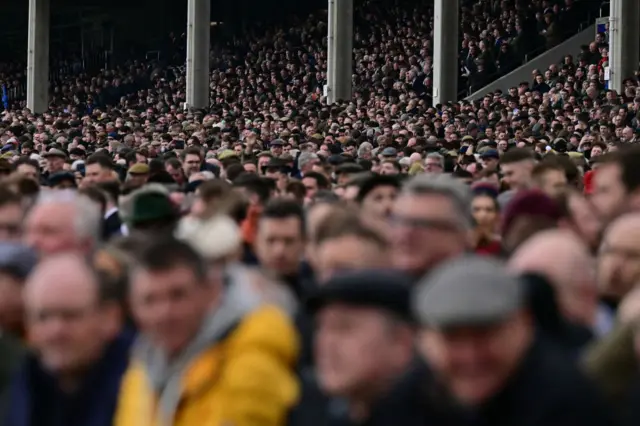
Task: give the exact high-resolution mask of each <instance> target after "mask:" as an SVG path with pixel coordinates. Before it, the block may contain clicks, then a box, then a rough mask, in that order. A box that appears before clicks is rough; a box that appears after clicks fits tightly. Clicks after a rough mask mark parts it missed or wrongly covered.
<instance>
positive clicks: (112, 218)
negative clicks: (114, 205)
mask: <svg viewBox="0 0 640 426" xmlns="http://www.w3.org/2000/svg"><path fill="white" fill-rule="evenodd" d="M121 228H122V220H121V219H120V213H119V212H118V211H117V210H116V211H115V212H113V213H111V214H110V215H109V216H108V217H107V218H106V219H104V220H103V221H102V238H103V239H104V240H105V241H108V240H109V239H111V238H113V237H115V236H118V235H120V234H121Z"/></svg>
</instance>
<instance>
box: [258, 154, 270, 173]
mask: <svg viewBox="0 0 640 426" xmlns="http://www.w3.org/2000/svg"><path fill="white" fill-rule="evenodd" d="M267 164H269V157H267V156H262V157H260V158H258V171H259V173H260V174H264V173H263V170H264V168H265V167H266V165H267Z"/></svg>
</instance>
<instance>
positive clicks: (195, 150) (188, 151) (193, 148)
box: [182, 146, 202, 161]
mask: <svg viewBox="0 0 640 426" xmlns="http://www.w3.org/2000/svg"><path fill="white" fill-rule="evenodd" d="M187 155H197V156H198V158H199V159H200V161H202V151H200V148H198V147H196V146H190V147H189V148H187V149H185V150H184V152H183V153H182V160H184V159H185V158H187Z"/></svg>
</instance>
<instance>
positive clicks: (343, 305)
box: [291, 270, 440, 426]
mask: <svg viewBox="0 0 640 426" xmlns="http://www.w3.org/2000/svg"><path fill="white" fill-rule="evenodd" d="M410 286H411V279H410V278H409V277H407V276H405V275H403V274H401V273H399V272H395V271H385V270H359V271H350V272H345V273H342V274H338V275H334V276H333V277H332V278H330V279H329V280H328V281H327V282H326V283H325V284H323V285H322V286H321V287H319V288H318V290H317V292H316V294H315V295H314V296H313V297H311V298H310V299H309V301H308V305H307V307H308V309H309V311H310V312H312V313H313V314H315V317H316V323H317V332H316V335H315V359H316V372H317V380H318V383H319V387H320V389H321V390H322V392H324V394H326V395H328V396H329V397H330V398H335V400H332V401H331V402H330V403H329V404H328V406H326V405H325V406H322V404H321V403H320V404H319V402H318V400H319V399H320V398H318V397H317V395H313V392H312V389H313V387H312V386H311V385H309V383H304V390H305V391H304V392H303V398H302V402H301V404H300V406H299V407H298V410H296V412H294V415H293V418H292V423H291V424H292V425H293V426H297V425H304V426H311V425H320V424H329V425H338V424H339V425H363V424H376V425H403V426H407V425H426V424H440V423H438V422H433V420H434V418H433V416H434V415H435V414H434V412H433V411H432V410H431V406H430V405H429V404H425V402H427V399H426V398H424V399H423V398H421V395H424V394H423V392H422V389H423V388H424V386H427V385H428V384H429V383H432V382H431V381H430V380H429V376H428V372H427V369H426V367H425V366H424V364H423V363H422V362H421V361H420V360H419V359H417V358H416V357H415V351H414V343H413V342H414V337H415V334H414V328H413V321H412V317H411V309H410ZM304 378H305V376H304V375H303V380H304ZM314 396H315V398H314ZM314 401H315V405H314ZM338 401H340V402H342V403H343V404H342V405H340V404H339V403H338ZM319 405H320V406H319ZM327 417H328V418H327Z"/></svg>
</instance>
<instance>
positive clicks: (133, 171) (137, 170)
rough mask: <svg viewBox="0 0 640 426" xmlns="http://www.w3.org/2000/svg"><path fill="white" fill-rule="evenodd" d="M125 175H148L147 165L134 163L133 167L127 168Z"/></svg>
mask: <svg viewBox="0 0 640 426" xmlns="http://www.w3.org/2000/svg"><path fill="white" fill-rule="evenodd" d="M127 173H129V174H130V175H148V174H149V165H148V164H142V163H136V164H134V165H133V166H131V167H129V171H128V172H127Z"/></svg>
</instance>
